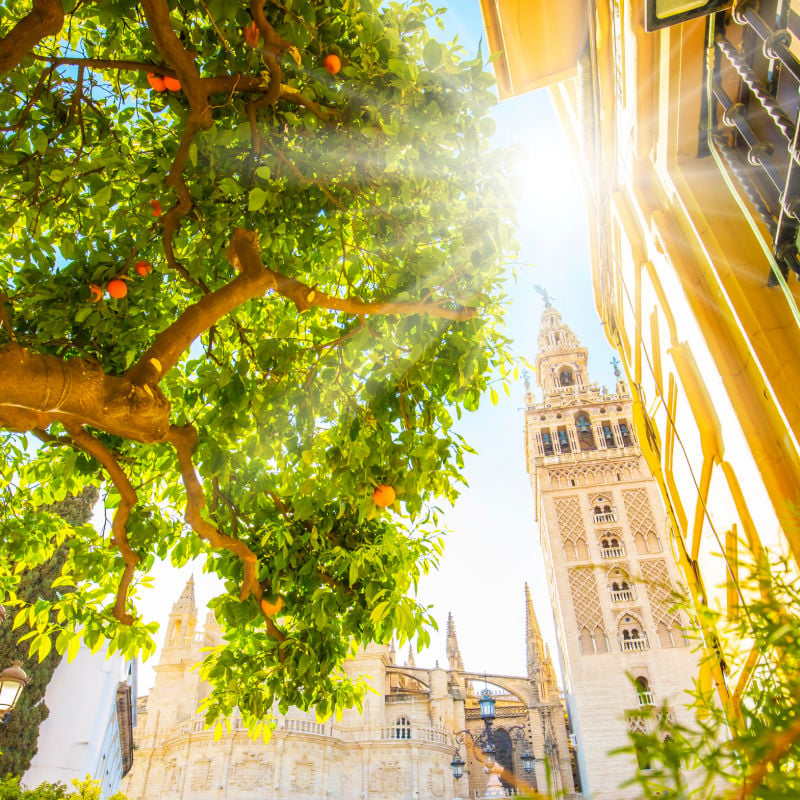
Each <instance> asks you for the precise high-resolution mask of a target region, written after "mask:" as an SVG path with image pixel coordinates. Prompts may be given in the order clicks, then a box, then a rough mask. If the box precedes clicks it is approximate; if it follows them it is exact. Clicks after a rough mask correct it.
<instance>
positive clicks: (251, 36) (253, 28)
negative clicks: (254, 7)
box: [242, 20, 261, 50]
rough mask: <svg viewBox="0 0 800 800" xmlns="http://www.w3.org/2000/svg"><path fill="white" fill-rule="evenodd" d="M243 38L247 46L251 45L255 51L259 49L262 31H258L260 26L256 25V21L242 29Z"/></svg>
mask: <svg viewBox="0 0 800 800" xmlns="http://www.w3.org/2000/svg"><path fill="white" fill-rule="evenodd" d="M242 36H243V37H244V40H245V41H246V42H247V44H249V45H250V47H252V48H253V49H254V50H255V49H256V47H258V40H259V37H260V36H261V31H259V30H258V25H256V21H255V20H253V21H252V22H251V23H250V24H249V25H246V26H245V27H244V28H242Z"/></svg>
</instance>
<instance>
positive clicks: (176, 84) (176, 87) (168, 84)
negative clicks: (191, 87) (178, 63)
mask: <svg viewBox="0 0 800 800" xmlns="http://www.w3.org/2000/svg"><path fill="white" fill-rule="evenodd" d="M164 88H165V89H167V90H168V91H170V92H179V91H180V90H181V82H180V81H179V80H178V79H177V78H170V77H169V76H167V75H165V76H164Z"/></svg>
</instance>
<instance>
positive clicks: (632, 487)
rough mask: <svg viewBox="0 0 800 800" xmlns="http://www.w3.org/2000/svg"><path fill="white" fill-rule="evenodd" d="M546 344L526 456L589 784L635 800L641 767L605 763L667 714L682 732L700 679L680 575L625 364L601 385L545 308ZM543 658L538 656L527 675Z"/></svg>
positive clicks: (594, 792)
mask: <svg viewBox="0 0 800 800" xmlns="http://www.w3.org/2000/svg"><path fill="white" fill-rule="evenodd" d="M538 346H539V349H538V354H537V357H536V369H537V376H536V382H537V388H538V390H539V392H540V393H541V394H540V396H539V397H537V396H536V394H535V393H534V391H532V390H530V389H529V390H528V392H527V394H526V398H525V399H526V412H525V436H526V440H525V444H526V455H527V465H528V472H529V474H530V478H531V483H532V485H533V490H534V494H535V497H536V517H537V522H538V525H539V535H540V539H541V546H542V551H543V556H544V561H545V566H546V574H547V581H548V588H549V591H550V597H551V602H552V607H553V615H554V619H555V627H556V633H557V639H558V650H559V652H558V656H559V660H560V661H561V666H562V671H563V674H564V688H565V696H566V701H567V710H568V713H569V716H570V727H571V730H572V731H573V733H574V735H575V738H576V745H577V762H578V768H579V771H580V777H581V785H582V789H583V791H584V792H585V793H586V794H587V795H589V796H591V797H592V798H593V800H631V799H632V798H635V797H637V796H638V790H637V789H633V788H630V787H628V788H620V787H621V786H622V784H623V783H624V782H625V781H626V780H628V779H629V778H631V777H632V776H633V774H634V773H635V771H636V769H637V764H636V763H635V761H634V759H633V758H632V757H631V756H624V755H623V756H619V755H617V756H610V755H609V752H610V751H612V750H615V749H617V748H620V747H625V746H627V745H628V743H629V740H628V733H629V732H630V731H634V730H643V729H644V728H642V726H646V725H650V724H652V719H653V718H654V717H653V715H650V716H648V715H647V714H646V713H643V712H646V711H647V710H649V709H651V708H654V707H657V706H660V705H661V704H662V703H665V702H666V703H667V706H668V708H669V709H670V710H669V713H670V714H672V715H673V716H674V717H675V718H677V719H678V720H679V721H682V719H681V718H682V716H684V715H687V712H686V711H685V710H684V707H683V706H684V699H683V693H684V692H685V691H686V690H687V689H689V688H690V687H691V686H692V683H693V678H694V676H695V675H696V670H697V665H696V660H695V657H694V655H693V654H692V652H691V651H690V648H689V647H688V646H687V641H686V639H685V638H684V635H683V626H684V625H685V624H686V620H684V619H683V618H682V617H681V615H680V614H679V613H678V612H676V611H675V609H674V608H673V602H672V592H673V591H674V590H676V589H677V588H678V586H679V573H678V569H677V566H676V565H675V562H674V561H673V559H672V557H671V555H670V553H669V547H668V535H669V531H668V529H667V522H666V517H665V514H664V512H663V510H662V507H661V504H660V495H659V493H658V490H657V487H656V483H655V481H654V480H653V478H652V476H651V475H650V473H649V472H648V469H647V465H646V463H645V460H644V458H643V456H642V454H641V451H640V450H639V447H638V444H637V439H636V435H635V433H634V430H633V426H632V403H631V397H630V394H629V392H628V388H627V385H626V383H625V381H624V380H622V379H621V377H620V375H619V372H618V370H617V369H616V366H615V374H616V376H617V382H616V387H615V389H614V391H612V392H609V391H608V390H607V389H606V388H605V387H602V388H601V387H600V386H598V385H597V384H595V383H591V382H590V379H589V373H588V351H587V349H586V348H585V347H583V346H582V345H581V343H580V341H579V340H578V337H577V336H576V335H575V333H574V332H573V331H572V330H571V329H570V327H569V326H568V325H566V324H565V323H564V322H563V320H562V318H561V314H560V313H559V312H558V311H557V310H556V309H555V308H553V307H552V305H551V304H550V302H549V299H548V298H547V297H545V308H544V311H543V313H542V319H541V327H540V332H539V338H538ZM529 624H530V621H529ZM530 638H532V639H533V640H534V641H535V639H536V637H535V636H533V637H530ZM543 659H546V657H545V656H543V654H542V652H541V651H540V650H539V651H537V649H536V648H530V649H529V653H528V668H529V672H530V673H532V674H537V672H538V671H539V669H540V667H539V664H541V662H542V660H543ZM543 684H544V681H541V682H540V687H541V688H540V691H542V690H543V689H544V686H543ZM685 721H687V722H688V716H687V717H686V720H685ZM638 766H639V767H644V766H646V765H642V764H640V765H638Z"/></svg>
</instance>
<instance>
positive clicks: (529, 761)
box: [519, 750, 536, 772]
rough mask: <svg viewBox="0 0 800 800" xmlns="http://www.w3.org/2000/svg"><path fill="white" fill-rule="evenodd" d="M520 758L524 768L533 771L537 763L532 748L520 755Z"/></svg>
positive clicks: (526, 770)
mask: <svg viewBox="0 0 800 800" xmlns="http://www.w3.org/2000/svg"><path fill="white" fill-rule="evenodd" d="M519 760H520V761H521V762H522V769H524V770H525V772H533V765H534V764H535V763H536V758H535V756H534V755H533V753H531V751H530V750H526V751H525V752H524V753H523V754H522V755H521V756H520V757H519Z"/></svg>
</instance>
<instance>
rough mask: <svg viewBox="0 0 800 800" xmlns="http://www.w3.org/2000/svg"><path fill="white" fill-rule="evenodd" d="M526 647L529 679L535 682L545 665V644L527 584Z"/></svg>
mask: <svg viewBox="0 0 800 800" xmlns="http://www.w3.org/2000/svg"><path fill="white" fill-rule="evenodd" d="M525 647H526V651H527V659H526V660H527V662H528V678H529V679H530V680H535V679H536V678H538V677H539V673H540V670H541V669H542V667H544V664H545V652H544V643H543V641H542V632H541V631H540V630H539V622H538V621H537V619H536V612H535V611H534V610H533V602H532V601H531V592H530V589H529V588H528V584H527V583H526V584H525Z"/></svg>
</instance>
